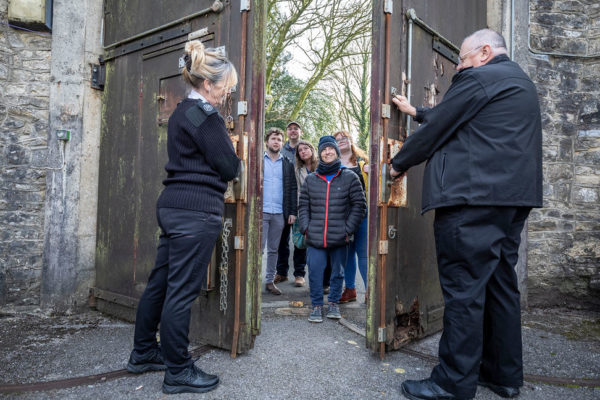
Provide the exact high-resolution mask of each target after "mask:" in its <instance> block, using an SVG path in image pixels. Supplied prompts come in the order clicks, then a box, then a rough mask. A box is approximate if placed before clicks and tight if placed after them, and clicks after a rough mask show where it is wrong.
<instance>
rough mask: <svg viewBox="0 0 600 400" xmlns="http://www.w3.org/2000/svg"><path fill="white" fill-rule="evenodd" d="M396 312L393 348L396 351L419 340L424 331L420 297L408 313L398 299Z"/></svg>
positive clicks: (415, 300)
mask: <svg viewBox="0 0 600 400" xmlns="http://www.w3.org/2000/svg"><path fill="white" fill-rule="evenodd" d="M395 312H396V316H395V318H394V323H395V329H394V338H393V339H392V343H391V346H392V348H393V349H394V350H397V349H399V348H401V347H402V346H404V345H406V344H408V343H410V342H411V341H413V340H414V339H417V338H418V337H419V336H420V335H421V334H422V333H423V331H424V330H423V327H422V326H421V315H420V312H419V298H418V297H415V299H414V300H413V302H412V304H411V306H410V310H408V312H407V311H406V309H405V307H404V304H403V303H402V301H400V300H399V299H398V298H397V297H396V307H395Z"/></svg>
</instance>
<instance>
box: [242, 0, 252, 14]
mask: <svg viewBox="0 0 600 400" xmlns="http://www.w3.org/2000/svg"><path fill="white" fill-rule="evenodd" d="M243 11H250V0H242V1H240V12H243Z"/></svg>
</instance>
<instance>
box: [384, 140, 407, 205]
mask: <svg viewBox="0 0 600 400" xmlns="http://www.w3.org/2000/svg"><path fill="white" fill-rule="evenodd" d="M403 143H404V142H402V141H400V140H395V139H388V141H387V154H388V155H389V157H390V158H389V159H387V160H384V159H383V154H380V159H381V160H382V164H388V163H389V162H390V160H391V159H392V158H393V157H394V156H395V155H396V153H398V152H399V151H400V149H401V148H402V144H403ZM382 148H383V146H381V148H380V153H383V151H382V150H383V149H382ZM379 178H380V180H381V181H380V187H383V185H386V184H388V183H387V182H385V177H383V176H380V177H379ZM379 202H380V205H381V204H387V205H388V206H389V207H406V206H407V190H406V176H404V177H402V179H396V180H394V181H392V182H391V185H390V187H389V199H384V198H382V196H381V193H380V198H379Z"/></svg>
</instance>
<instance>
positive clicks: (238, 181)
mask: <svg viewBox="0 0 600 400" xmlns="http://www.w3.org/2000/svg"><path fill="white" fill-rule="evenodd" d="M247 184H248V174H247V173H246V162H245V161H244V160H242V161H240V171H239V172H238V175H237V176H236V177H235V178H233V196H234V197H235V199H236V200H242V201H246V186H247Z"/></svg>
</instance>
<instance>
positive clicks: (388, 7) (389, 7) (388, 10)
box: [383, 0, 394, 14]
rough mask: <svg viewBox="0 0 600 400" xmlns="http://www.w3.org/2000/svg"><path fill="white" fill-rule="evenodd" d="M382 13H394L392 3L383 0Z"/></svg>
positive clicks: (390, 0) (388, 0)
mask: <svg viewBox="0 0 600 400" xmlns="http://www.w3.org/2000/svg"><path fill="white" fill-rule="evenodd" d="M383 12H384V13H386V14H393V13H394V3H393V2H392V0H385V3H383Z"/></svg>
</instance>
